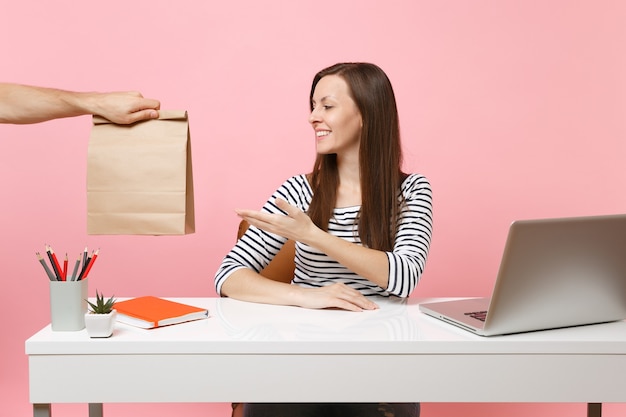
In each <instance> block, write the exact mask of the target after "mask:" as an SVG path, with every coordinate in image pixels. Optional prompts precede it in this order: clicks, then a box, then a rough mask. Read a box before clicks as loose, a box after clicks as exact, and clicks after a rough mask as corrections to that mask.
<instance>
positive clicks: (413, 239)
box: [215, 174, 433, 297]
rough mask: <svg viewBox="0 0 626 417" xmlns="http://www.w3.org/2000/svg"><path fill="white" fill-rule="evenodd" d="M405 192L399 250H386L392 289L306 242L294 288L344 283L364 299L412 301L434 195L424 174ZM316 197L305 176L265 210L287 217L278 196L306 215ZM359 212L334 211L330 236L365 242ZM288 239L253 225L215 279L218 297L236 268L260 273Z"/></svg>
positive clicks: (299, 252) (293, 181)
mask: <svg viewBox="0 0 626 417" xmlns="http://www.w3.org/2000/svg"><path fill="white" fill-rule="evenodd" d="M400 188H401V189H400V191H401V194H402V199H403V200H404V202H403V204H402V206H401V207H402V210H401V213H400V217H399V220H398V231H397V233H396V238H395V243H394V248H393V250H392V251H391V252H386V254H387V258H388V259H389V280H388V286H387V288H381V287H379V286H378V285H376V284H374V283H373V282H371V281H369V280H367V279H365V278H363V277H361V276H359V275H357V274H355V273H354V272H352V271H350V270H349V269H347V268H346V267H344V266H343V265H341V264H339V263H338V262H337V261H335V260H333V259H331V258H330V257H328V256H327V255H326V254H324V253H322V252H320V251H318V250H316V249H314V248H312V247H310V246H308V245H305V244H303V243H301V242H296V255H295V263H296V269H295V276H294V277H293V280H292V284H296V285H301V286H304V287H311V288H312V287H321V286H324V285H329V284H333V283H337V282H342V283H344V284H346V285H348V286H350V287H352V288H354V289H356V290H358V291H360V292H361V293H362V294H363V295H381V296H390V295H395V296H399V297H408V296H409V294H411V292H412V291H413V290H414V289H415V286H416V285H417V283H418V281H419V279H420V277H421V275H422V273H423V271H424V267H425V265H426V258H427V255H428V250H429V247H430V242H431V237H432V226H433V223H432V193H431V189H430V184H429V182H428V180H427V179H426V178H425V177H424V176H422V175H419V174H411V175H409V176H408V177H407V178H406V179H405V180H404V181H403V183H402V186H401V187H400ZM312 197H313V191H312V190H311V187H310V185H309V183H308V181H307V179H306V176H305V175H298V176H294V177H291V178H289V179H288V180H287V181H285V182H284V183H283V184H282V186H281V187H280V188H279V189H278V190H277V191H276V192H275V193H274V194H273V195H272V197H271V198H270V199H269V200H268V202H267V203H266V204H265V205H264V206H263V208H262V211H264V212H268V213H282V211H281V210H280V209H279V208H278V207H276V205H275V204H274V201H275V200H276V198H282V199H283V200H286V201H287V202H289V203H290V204H292V205H294V206H296V207H298V208H300V209H301V210H302V211H304V212H306V211H307V209H308V208H309V204H310V202H311V198H312ZM359 209H360V206H354V207H345V208H336V209H334V211H333V216H332V217H331V219H330V223H329V226H328V232H329V233H330V234H332V235H335V236H338V237H340V238H342V239H345V240H347V241H349V242H353V243H355V244H361V241H360V239H359V236H358V233H357V216H358V213H359ZM285 241H286V239H285V238H284V237H281V236H278V235H275V234H272V233H268V232H265V231H263V230H261V229H258V228H256V227H254V226H251V227H249V228H248V230H247V231H246V233H245V234H244V236H243V237H242V238H241V239H239V241H238V242H237V244H236V245H235V246H234V247H233V249H232V250H231V251H230V252H229V253H228V254H227V255H226V257H225V258H224V260H223V261H222V264H221V266H220V268H219V269H218V271H217V273H216V275H215V288H216V290H217V292H218V294H220V290H221V287H222V284H223V283H224V281H226V279H228V277H229V276H230V274H232V273H233V272H234V271H236V270H237V269H240V268H251V269H253V270H255V271H257V272H259V271H261V270H262V269H263V268H264V267H265V266H266V265H267V264H268V263H269V262H270V261H271V260H272V258H273V257H274V255H276V253H278V251H279V250H280V248H281V247H282V245H283V244H284V242H285Z"/></svg>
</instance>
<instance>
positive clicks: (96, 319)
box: [85, 310, 117, 337]
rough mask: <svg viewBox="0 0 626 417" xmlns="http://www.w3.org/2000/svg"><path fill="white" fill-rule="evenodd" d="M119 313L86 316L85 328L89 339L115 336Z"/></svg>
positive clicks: (88, 314)
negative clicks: (114, 330) (116, 319)
mask: <svg viewBox="0 0 626 417" xmlns="http://www.w3.org/2000/svg"><path fill="white" fill-rule="evenodd" d="M116 316H117V311H115V310H113V311H111V312H110V313H109V314H93V313H87V314H85V327H86V328H87V334H88V335H89V337H109V336H111V335H112V334H113V328H114V327H115V318H116Z"/></svg>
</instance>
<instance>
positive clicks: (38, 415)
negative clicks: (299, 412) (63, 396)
mask: <svg viewBox="0 0 626 417" xmlns="http://www.w3.org/2000/svg"><path fill="white" fill-rule="evenodd" d="M50 415H51V413H50V404H33V417H50Z"/></svg>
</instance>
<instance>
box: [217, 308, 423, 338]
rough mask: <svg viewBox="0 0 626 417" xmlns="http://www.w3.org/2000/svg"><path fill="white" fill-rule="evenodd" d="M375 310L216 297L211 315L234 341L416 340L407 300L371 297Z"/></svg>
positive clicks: (415, 326)
mask: <svg viewBox="0 0 626 417" xmlns="http://www.w3.org/2000/svg"><path fill="white" fill-rule="evenodd" d="M373 301H374V302H376V303H377V304H378V305H379V307H380V308H379V309H378V310H372V311H362V312H352V311H344V310H333V309H325V310H312V309H306V308H301V307H292V306H275V305H269V304H257V303H249V302H245V301H238V300H234V299H230V298H220V299H218V300H216V306H215V314H216V315H217V316H218V317H219V319H220V323H221V324H222V326H223V327H224V329H225V331H226V332H227V333H228V334H229V336H231V337H232V338H234V339H237V340H255V341H287V340H298V341H307V340H310V341H324V340H330V341H390V340H395V341H398V340H400V341H410V340H419V339H420V337H419V336H420V332H419V327H418V325H417V323H416V321H415V318H413V317H411V315H410V314H409V309H408V308H407V300H406V299H400V298H396V297H390V298H383V297H374V298H373Z"/></svg>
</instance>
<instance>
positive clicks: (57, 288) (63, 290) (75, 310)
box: [50, 279, 87, 331]
mask: <svg viewBox="0 0 626 417" xmlns="http://www.w3.org/2000/svg"><path fill="white" fill-rule="evenodd" d="M86 312H87V280H86V279H85V280H81V281H50V322H51V324H52V330H53V331H77V330H82V329H84V328H85V313H86Z"/></svg>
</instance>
